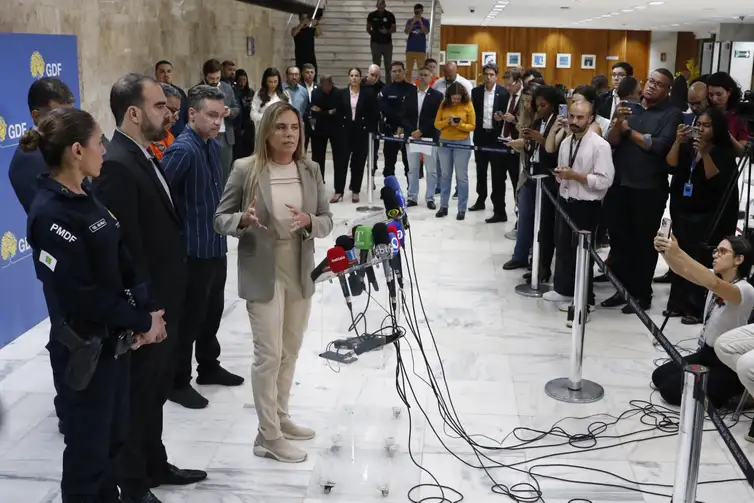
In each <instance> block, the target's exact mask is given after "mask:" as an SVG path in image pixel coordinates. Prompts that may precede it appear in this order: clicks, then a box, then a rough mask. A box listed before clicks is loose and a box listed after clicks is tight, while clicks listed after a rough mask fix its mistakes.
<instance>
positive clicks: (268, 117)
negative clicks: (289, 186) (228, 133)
mask: <svg viewBox="0 0 754 503" xmlns="http://www.w3.org/2000/svg"><path fill="white" fill-rule="evenodd" d="M285 112H293V113H294V114H296V117H298V124H299V137H298V147H297V148H296V150H295V152H293V162H296V163H298V162H299V161H301V160H302V159H303V158H304V155H305V154H304V136H305V135H304V123H303V121H302V120H301V114H299V113H298V110H296V108H295V107H294V106H293V105H291V104H290V103H288V102H287V101H278V102H275V103H273V104H272V105H268V106H267V107H266V108H265V110H264V114H262V120H260V121H259V126H257V136H256V138H255V142H254V145H255V151H254V155H253V156H251V169H250V170H249V178H248V181H247V183H246V196H247V197H248V201H252V200H253V199H254V196H255V195H256V194H257V190H258V185H259V181H258V180H259V174H260V173H261V172H262V170H263V169H267V168H268V165H269V162H270V158H271V157H272V156H271V155H270V145H269V143H268V140H269V139H270V137H271V136H272V135H273V134H274V132H275V125H276V124H277V121H278V119H279V118H280V116H281V115H282V114H284V113H285Z"/></svg>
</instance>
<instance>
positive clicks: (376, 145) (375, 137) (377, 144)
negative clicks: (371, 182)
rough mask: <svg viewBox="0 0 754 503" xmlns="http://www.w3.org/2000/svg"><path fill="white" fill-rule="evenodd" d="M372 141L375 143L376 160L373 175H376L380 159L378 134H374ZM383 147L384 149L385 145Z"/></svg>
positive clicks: (373, 163) (373, 162)
mask: <svg viewBox="0 0 754 503" xmlns="http://www.w3.org/2000/svg"><path fill="white" fill-rule="evenodd" d="M372 143H374V161H372V176H374V175H375V174H376V173H377V162H378V161H379V160H380V140H379V139H378V138H377V135H375V136H374V141H373V142H372ZM386 144H387V142H386ZM382 148H383V149H384V148H385V147H382ZM368 153H369V152H367V154H368Z"/></svg>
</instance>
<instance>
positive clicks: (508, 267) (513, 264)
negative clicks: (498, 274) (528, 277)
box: [503, 259, 526, 271]
mask: <svg viewBox="0 0 754 503" xmlns="http://www.w3.org/2000/svg"><path fill="white" fill-rule="evenodd" d="M524 267H526V262H519V261H518V260H516V259H510V260H509V261H508V262H506V263H505V264H503V270H505V271H512V270H514V269H522V268H524Z"/></svg>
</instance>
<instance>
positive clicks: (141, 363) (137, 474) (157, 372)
mask: <svg viewBox="0 0 754 503" xmlns="http://www.w3.org/2000/svg"><path fill="white" fill-rule="evenodd" d="M185 287H186V286H185V284H183V283H182V282H181V284H171V285H170V286H169V287H168V289H169V290H170V291H172V292H174V293H172V294H170V293H168V292H167V291H166V290H167V289H160V290H162V291H159V290H157V289H156V291H155V294H156V296H157V297H158V298H159V299H160V300H161V301H163V303H164V304H163V307H164V309H165V316H164V317H165V322H166V323H167V337H166V338H165V340H163V341H162V342H160V343H158V344H149V345H146V346H142V347H141V348H139V349H138V350H137V351H134V352H133V353H132V355H131V392H130V396H131V404H132V405H131V410H130V413H129V419H128V436H127V439H126V444H125V445H124V447H123V449H122V450H121V454H120V457H119V459H118V482H119V485H120V488H121V491H122V492H123V494H126V495H129V496H133V497H141V496H142V495H144V494H145V493H146V492H147V491H148V490H149V488H150V484H149V482H150V480H152V479H158V478H160V477H161V476H162V475H163V472H164V470H165V468H166V467H167V464H168V454H167V451H166V450H165V445H164V444H163V443H162V430H163V406H164V405H165V402H166V401H167V398H168V394H169V393H170V390H171V389H172V387H173V379H174V376H175V368H176V363H177V357H178V344H179V341H180V337H181V332H180V325H181V317H182V315H183V302H184V300H185V292H186V288H185ZM189 370H190V368H189Z"/></svg>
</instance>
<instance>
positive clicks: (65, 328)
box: [55, 322, 105, 391]
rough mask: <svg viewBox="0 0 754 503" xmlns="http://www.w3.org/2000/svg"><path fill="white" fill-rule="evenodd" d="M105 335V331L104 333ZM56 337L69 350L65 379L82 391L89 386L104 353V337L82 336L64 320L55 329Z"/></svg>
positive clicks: (71, 386) (74, 387)
mask: <svg viewBox="0 0 754 503" xmlns="http://www.w3.org/2000/svg"><path fill="white" fill-rule="evenodd" d="M102 335H105V332H103V333H102ZM55 339H56V340H57V341H58V342H60V343H61V344H63V345H64V346H65V347H66V348H68V351H69V353H70V354H69V357H68V364H67V365H66V367H65V373H64V375H63V381H64V382H65V384H66V386H68V387H69V388H71V389H72V390H74V391H81V390H84V389H86V387H87V386H89V382H90V381H91V380H92V376H93V375H94V371H95V370H97V363H98V362H99V357H100V355H101V354H102V343H103V337H102V336H101V335H92V336H91V337H88V338H83V337H81V336H80V335H79V334H78V333H76V332H75V331H74V330H73V329H72V328H71V327H70V325H68V324H67V323H65V322H62V323H61V324H60V325H59V326H58V329H57V330H56V331H55Z"/></svg>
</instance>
